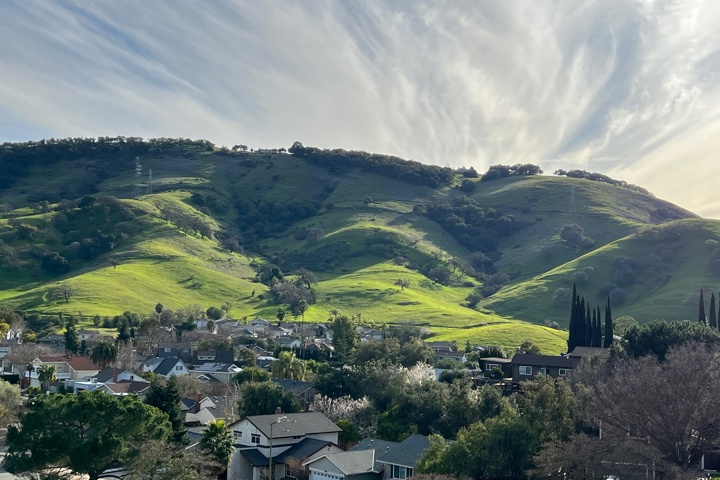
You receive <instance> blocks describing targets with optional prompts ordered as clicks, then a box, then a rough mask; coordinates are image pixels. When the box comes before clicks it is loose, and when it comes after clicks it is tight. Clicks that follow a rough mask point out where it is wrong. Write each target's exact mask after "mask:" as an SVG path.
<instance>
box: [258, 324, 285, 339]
mask: <svg viewBox="0 0 720 480" xmlns="http://www.w3.org/2000/svg"><path fill="white" fill-rule="evenodd" d="M265 333H267V334H268V335H270V336H271V337H273V338H280V337H289V336H291V335H292V330H291V329H288V328H283V327H276V326H275V325H271V326H269V327H267V329H266V330H265Z"/></svg>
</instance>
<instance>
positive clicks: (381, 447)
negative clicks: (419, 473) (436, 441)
mask: <svg viewBox="0 0 720 480" xmlns="http://www.w3.org/2000/svg"><path fill="white" fill-rule="evenodd" d="M428 447H430V439H429V437H426V436H424V435H418V434H415V435H410V436H409V437H408V438H406V439H405V440H403V441H402V442H389V441H387V440H377V439H374V438H366V439H364V440H362V441H361V442H360V443H358V444H357V445H355V446H354V447H353V448H351V449H350V450H349V451H348V453H350V452H358V451H368V450H374V452H375V470H376V471H379V472H381V475H382V476H381V477H379V478H383V479H390V478H410V477H412V476H413V474H414V471H415V468H416V467H417V461H418V460H419V459H420V457H421V456H422V454H423V453H424V452H425V450H427V449H428Z"/></svg>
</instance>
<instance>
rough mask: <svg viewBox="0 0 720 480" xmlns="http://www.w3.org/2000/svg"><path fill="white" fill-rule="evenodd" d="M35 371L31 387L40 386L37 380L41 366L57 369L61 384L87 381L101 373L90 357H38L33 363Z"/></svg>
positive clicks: (31, 376) (31, 374)
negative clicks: (70, 381) (50, 366)
mask: <svg viewBox="0 0 720 480" xmlns="http://www.w3.org/2000/svg"><path fill="white" fill-rule="evenodd" d="M31 363H32V365H33V371H32V372H31V373H30V385H31V386H40V382H39V381H38V379H37V375H38V369H39V368H40V366H41V365H52V366H54V367H55V378H57V379H58V380H60V381H61V382H66V381H69V380H72V381H86V380H90V379H91V378H92V377H94V376H95V375H97V374H98V373H100V369H99V368H98V366H97V365H95V364H94V363H93V362H92V360H90V359H89V358H88V357H64V356H63V357H59V356H58V357H38V358H36V359H35V360H33V361H32V362H31Z"/></svg>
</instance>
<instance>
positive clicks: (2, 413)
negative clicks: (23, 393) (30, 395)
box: [0, 380, 20, 427]
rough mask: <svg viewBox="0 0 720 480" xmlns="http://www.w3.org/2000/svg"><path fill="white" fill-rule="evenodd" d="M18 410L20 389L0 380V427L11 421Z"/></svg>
mask: <svg viewBox="0 0 720 480" xmlns="http://www.w3.org/2000/svg"><path fill="white" fill-rule="evenodd" d="M19 410H20V387H19V386H18V385H13V384H11V383H9V382H6V381H5V380H0V427H5V426H6V425H7V424H8V423H10V422H12V421H13V418H14V417H15V415H16V414H17V412H18V411H19Z"/></svg>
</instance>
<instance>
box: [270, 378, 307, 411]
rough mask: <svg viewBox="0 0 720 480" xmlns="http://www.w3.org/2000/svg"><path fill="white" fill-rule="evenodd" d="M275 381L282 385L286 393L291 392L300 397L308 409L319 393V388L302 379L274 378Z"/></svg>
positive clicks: (303, 405)
mask: <svg viewBox="0 0 720 480" xmlns="http://www.w3.org/2000/svg"><path fill="white" fill-rule="evenodd" d="M272 381H273V382H275V383H277V384H278V385H280V386H281V387H282V388H283V390H284V391H285V393H291V394H292V395H293V396H294V397H295V398H297V399H298V401H299V402H300V405H302V407H303V410H307V409H308V407H309V406H310V404H312V402H313V400H314V399H315V395H317V389H316V388H315V386H314V385H313V384H312V383H311V382H303V381H301V380H286V379H280V378H273V380H272Z"/></svg>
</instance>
